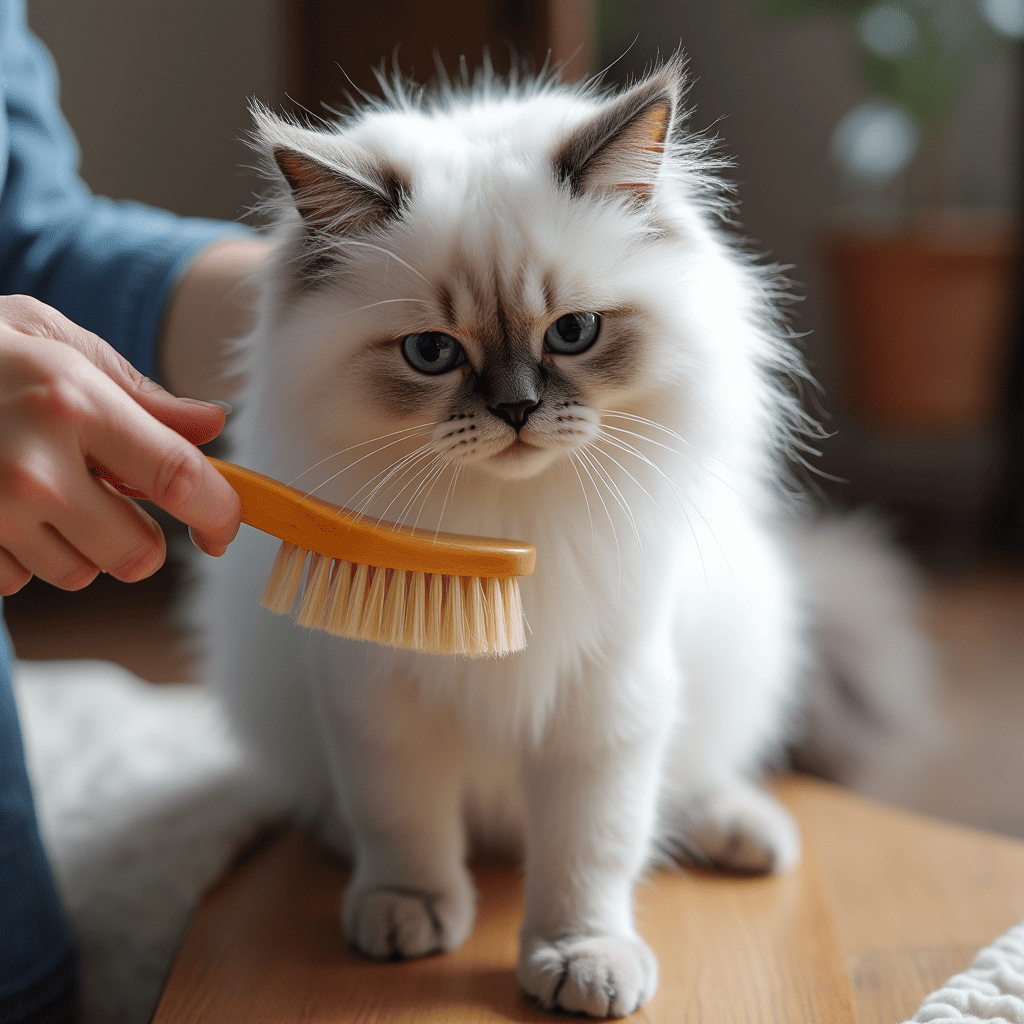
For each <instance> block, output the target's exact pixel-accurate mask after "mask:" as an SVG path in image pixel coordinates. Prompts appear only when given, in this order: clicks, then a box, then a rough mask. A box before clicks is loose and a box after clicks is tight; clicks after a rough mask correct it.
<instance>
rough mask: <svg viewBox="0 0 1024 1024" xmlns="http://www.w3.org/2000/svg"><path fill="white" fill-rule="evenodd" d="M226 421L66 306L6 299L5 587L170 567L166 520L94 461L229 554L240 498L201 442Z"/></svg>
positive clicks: (0, 491)
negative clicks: (142, 368)
mask: <svg viewBox="0 0 1024 1024" xmlns="http://www.w3.org/2000/svg"><path fill="white" fill-rule="evenodd" d="M223 426H224V412H223V410H221V409H220V408H218V407H217V406H215V405H209V404H207V403H205V402H194V401H192V400H190V399H179V398H175V397H174V396H173V395H171V394H169V393H168V392H166V391H164V390H163V389H162V388H160V387H159V386H158V385H157V384H155V383H154V382H153V381H151V380H149V379H148V378H146V377H143V376H142V374H140V373H139V372H138V371H137V370H136V369H135V368H134V367H133V366H132V365H131V364H130V363H129V362H128V361H127V360H126V359H124V358H123V357H122V356H121V355H119V354H118V353H117V352H116V351H115V350H114V349H113V348H111V347H110V346H109V345H108V344H107V343H106V342H105V341H103V340H102V339H101V338H99V337H97V336H96V335H95V334H91V333H89V332H88V331H86V330H84V329H83V328H81V327H79V326H77V325H76V324H74V323H72V322H71V321H70V320H68V319H67V318H65V317H64V316H62V315H61V314H60V313H58V312H57V311H56V310H55V309H52V308H50V307H49V306H47V305H45V304H43V303H42V302H39V301H37V300H35V299H32V298H29V297H27V296H24V295H13V296H3V297H0V596H4V595H8V594H13V593H15V592H16V591H18V590H20V589H21V588H22V587H23V586H24V585H25V584H26V583H27V582H28V581H29V580H30V579H31V578H32V576H33V575H35V576H39V577H40V579H43V580H46V581H47V582H48V583H52V584H53V585H54V586H57V587H60V588H61V589H62V590H79V589H81V588H82V587H84V586H86V585H88V584H89V583H91V582H92V581H93V580H94V579H95V578H96V576H97V575H98V574H99V573H100V572H108V573H110V574H111V575H112V576H115V577H116V578H117V579H119V580H123V581H125V582H135V581H137V580H141V579H144V578H145V577H147V576H150V575H152V574H153V573H154V572H156V570H157V569H159V568H160V566H161V565H162V564H163V562H164V558H165V556H166V553H167V547H166V543H165V541H164V536H163V532H162V531H161V529H160V527H159V526H158V525H157V523H156V522H155V520H154V519H153V518H152V517H151V516H149V515H147V514H146V512H144V511H143V510H142V509H141V508H140V507H139V506H138V505H136V504H135V502H133V501H131V500H130V499H129V498H126V497H124V496H122V495H121V494H119V493H118V492H117V491H116V490H115V489H114V488H113V487H111V486H110V485H109V484H107V483H105V482H104V481H102V480H100V479H98V478H97V477H96V476H94V475H92V473H90V472H89V463H90V462H93V463H94V464H98V465H100V466H102V467H104V468H105V469H106V470H108V471H109V472H110V473H112V474H113V475H114V476H116V477H118V478H119V479H120V480H122V481H124V483H125V484H126V485H127V486H128V487H130V488H133V489H134V490H136V491H138V492H140V493H142V494H144V495H146V496H147V498H149V500H151V501H153V502H154V503H155V504H157V505H159V506H160V507H161V508H163V509H165V510H166V511H167V512H169V513H170V514H171V515H173V516H174V517H175V518H177V519H179V520H181V521H182V522H184V523H187V524H188V525H189V527H190V532H191V533H192V539H193V540H194V541H195V542H196V544H197V545H198V546H199V547H201V548H202V549H203V550H204V551H206V552H207V553H209V554H212V555H220V554H223V552H224V550H225V548H226V547H227V545H228V544H229V543H230V542H231V541H232V540H233V539H234V536H235V534H236V533H237V532H238V526H239V523H240V513H241V509H240V505H239V500H238V495H237V494H236V493H235V491H234V490H233V489H232V487H231V485H230V484H228V482H227V481H226V480H225V479H224V478H223V477H222V476H221V475H220V474H219V473H218V472H217V471H216V470H215V469H214V468H213V467H212V466H211V465H210V464H209V462H208V461H207V460H206V458H205V457H204V456H203V454H202V452H200V451H199V450H198V449H197V448H196V447H195V445H196V444H202V443H204V442H206V441H209V440H211V439H212V438H214V437H216V436H217V434H219V433H220V431H221V429H222V428H223Z"/></svg>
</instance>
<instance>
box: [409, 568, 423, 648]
mask: <svg viewBox="0 0 1024 1024" xmlns="http://www.w3.org/2000/svg"><path fill="white" fill-rule="evenodd" d="M426 617H427V578H426V576H425V575H424V574H423V573H422V572H414V573H413V574H412V579H411V580H410V581H409V597H408V606H407V608H406V613H405V625H406V630H405V643H406V646H407V647H411V648H412V649H413V650H414V651H422V650H423V649H424V648H423V640H424V637H425V635H426V631H427V630H426Z"/></svg>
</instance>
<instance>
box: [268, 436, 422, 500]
mask: <svg viewBox="0 0 1024 1024" xmlns="http://www.w3.org/2000/svg"><path fill="white" fill-rule="evenodd" d="M438 422H439V421H437V420H434V421H433V422H432V423H417V424H416V425H415V426H412V427H403V428H402V429H401V430H392V431H391V432H390V433H388V434H378V435H377V436H376V437H371V438H368V439H367V440H366V441H360V442H358V443H357V444H350V445H349V446H348V447H347V448H341V449H339V450H338V451H336V452H332V453H331V454H330V455H326V456H324V458H322V459H321V460H320V461H319V462H314V463H313V465H312V466H310V467H309V468H308V469H304V470H303V471H302V472H301V473H299V474H298V475H297V476H293V477H292V478H291V480H289V481H288V482H287V483H288V486H289V487H291V486H292V484H294V483H295V481H296V480H298V479H299V478H300V477H304V476H305V475H306V474H307V473H311V472H312V471H313V470H314V469H316V468H317V466H322V465H323V464H324V463H325V462H329V461H330V460H331V459H336V458H337V457H338V456H339V455H344V454H345V453H346V452H351V451H354V450H355V449H356V448H362V447H364V446H365V445H368V444H374V443H375V442H377V441H383V440H384V438H385V437H394V436H395V435H396V434H411V435H412V436H415V433H413V432H414V431H418V430H419V431H424V430H429V429H430V428H431V427H436V426H437V424H438ZM391 444H397V442H395V441H392V442H391ZM384 447H390V445H385V446H384ZM383 450H384V449H383V447H382V448H378V449H376V451H374V452H371V453H370V454H371V455H376V453H377V452H379V451H383ZM352 465H354V463H353V464H352ZM350 468H351V466H346V467H345V469H350ZM342 472H343V473H344V472H345V470H344V469H343V470H342ZM318 486H323V485H322V484H320V485H318ZM310 493H311V494H312V491H310Z"/></svg>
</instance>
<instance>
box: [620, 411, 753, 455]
mask: <svg viewBox="0 0 1024 1024" xmlns="http://www.w3.org/2000/svg"><path fill="white" fill-rule="evenodd" d="M601 415H602V416H618V417H619V418H620V419H624V420H632V421H633V422H634V423H641V424H643V425H644V426H647V427H654V428H655V429H656V430H661V431H663V432H664V433H666V434H668V435H669V437H674V438H675V439H676V440H677V441H680V442H681V443H682V444H685V445H686V447H687V448H689V449H690V450H691V451H692V452H695V453H696V454H697V455H703V456H704V457H705V458H708V459H714V460H715V462H719V463H721V464H722V465H723V466H725V468H726V469H732V468H733V467H732V466H730V465H729V463H728V462H726V461H725V460H724V459H721V458H719V457H718V456H717V455H713V454H712V453H711V452H706V451H704V450H703V449H701V448H698V447H697V446H696V445H695V444H694V443H693V442H692V441H690V440H688V439H687V438H685V437H683V435H682V434H680V433H678V432H677V431H675V430H673V429H672V428H671V427H666V426H665V424H664V423H659V422H658V421H657V420H652V419H648V418H647V417H646V416H639V415H637V414H636V413H633V412H623V411H622V410H621V409H602V410H601ZM618 429H620V430H621V429H622V428H621V427H620V428H618ZM639 436H643V435H639ZM647 440H649V441H651V442H652V443H653V444H656V443H657V442H656V441H654V440H653V438H648V439H647ZM670 450H673V449H670ZM676 454H677V455H683V453H682V452H676ZM685 457H686V456H685V455H683V458H685ZM698 465H699V463H698Z"/></svg>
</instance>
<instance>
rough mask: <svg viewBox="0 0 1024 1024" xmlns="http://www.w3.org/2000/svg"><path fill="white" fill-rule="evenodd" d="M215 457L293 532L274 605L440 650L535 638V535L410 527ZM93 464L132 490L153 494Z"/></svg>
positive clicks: (375, 636)
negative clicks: (517, 537)
mask: <svg viewBox="0 0 1024 1024" xmlns="http://www.w3.org/2000/svg"><path fill="white" fill-rule="evenodd" d="M210 463H211V464H212V465H213V466H214V467H215V468H216V469H217V470H218V471H219V472H220V473H221V475H222V476H223V477H224V478H225V479H226V480H227V481H228V483H229V484H231V486H232V487H233V488H234V489H235V490H236V491H237V492H238V496H239V498H241V501H242V522H244V523H248V524H249V525H250V526H253V527H255V528H256V529H257V530H262V531H263V532H264V533H269V534H272V535H273V536H274V537H279V538H280V539H281V540H282V541H283V543H282V545H281V548H280V550H279V551H278V554H277V559H276V561H275V562H274V566H273V568H272V569H271V570H270V578H269V579H268V580H267V584H266V586H265V587H264V588H263V594H262V595H261V597H260V603H261V604H262V605H263V606H264V607H265V608H268V609H270V611H272V612H278V613H280V614H285V615H287V614H292V613H293V609H294V616H295V621H296V622H297V623H298V624H299V625H300V626H307V627H311V628H313V629H322V630H326V631H327V632H328V633H333V634H335V635H336V636H345V637H352V638H355V639H359V640H373V641H374V642H376V643H379V644H384V645H385V646H388V647H405V648H409V649H411V650H415V651H430V652H432V653H435V654H461V655H466V656H468V657H474V658H479V657H485V656H488V655H492V656H493V655H504V654H511V653H513V652H514V651H519V650H522V649H523V648H524V647H525V646H526V634H525V631H524V629H523V605H522V601H521V599H520V596H519V584H518V583H517V581H516V578H517V577H519V576H529V575H530V574H531V573H532V572H533V569H534V564H535V561H536V557H537V551H536V548H534V546H533V545H532V544H527V543H525V542H522V541H509V540H496V539H493V538H490V537H471V536H467V535H464V534H455V533H434V532H433V531H431V530H416V529H409V528H407V527H404V526H398V525H396V524H394V523H389V522H386V521H385V520H382V519H373V518H372V517H370V516H362V515H358V514H357V513H355V512H352V511H350V510H349V509H346V508H342V507H341V506H339V505H333V504H331V503H330V502H329V501H322V500H320V499H319V498H313V497H308V496H305V495H303V493H302V492H301V491H299V490H296V489H295V488H294V487H288V486H286V485H285V484H281V483H278V482H277V481H276V480H272V479H270V477H267V476H264V475H263V474H262V473H256V472H254V471H253V470H251V469H243V468H242V467H241V466H235V465H233V464H232V463H230V462H222V461H221V460H220V459H214V458H211V459H210ZM90 469H91V471H92V472H93V473H94V474H95V475H96V476H99V477H101V478H102V479H104V480H106V481H107V482H108V483H110V484H111V485H113V486H114V487H116V488H117V489H118V490H119V491H120V492H121V493H122V494H127V495H128V496H129V497H133V498H145V497H146V496H145V495H144V494H140V493H138V492H137V491H133V490H131V489H130V488H128V487H126V486H125V485H124V484H123V483H121V481H120V480H118V479H116V477H114V476H113V475H112V474H110V473H108V472H107V471H106V470H105V469H103V468H102V467H101V466H96V465H92V466H91V467H90ZM307 561H308V563H309V564H308V568H307V564H306V563H307ZM300 591H301V595H300ZM296 600H298V606H297V607H296Z"/></svg>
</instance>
